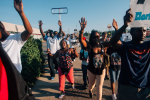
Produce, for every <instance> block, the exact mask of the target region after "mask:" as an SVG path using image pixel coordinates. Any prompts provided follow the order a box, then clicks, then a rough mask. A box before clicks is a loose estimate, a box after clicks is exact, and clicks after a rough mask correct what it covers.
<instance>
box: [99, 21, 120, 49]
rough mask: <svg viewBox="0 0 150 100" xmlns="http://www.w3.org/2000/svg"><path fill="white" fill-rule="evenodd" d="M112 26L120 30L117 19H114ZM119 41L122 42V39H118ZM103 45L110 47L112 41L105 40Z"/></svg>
mask: <svg viewBox="0 0 150 100" xmlns="http://www.w3.org/2000/svg"><path fill="white" fill-rule="evenodd" d="M112 26H113V27H114V28H115V31H117V30H118V24H117V22H116V20H115V19H113V23H112ZM118 43H121V42H120V40H119V41H118ZM102 45H103V46H104V47H110V46H111V43H110V42H103V43H102Z"/></svg>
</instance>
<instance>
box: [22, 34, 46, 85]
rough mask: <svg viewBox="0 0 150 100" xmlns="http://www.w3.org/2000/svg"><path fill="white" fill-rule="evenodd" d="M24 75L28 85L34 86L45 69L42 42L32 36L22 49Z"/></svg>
mask: <svg viewBox="0 0 150 100" xmlns="http://www.w3.org/2000/svg"><path fill="white" fill-rule="evenodd" d="M21 61H22V72H21V74H22V77H23V78H24V80H25V81H26V82H27V84H28V85H30V86H33V85H34V84H35V82H36V80H37V77H39V76H40V74H41V72H42V71H43V65H44V63H45V59H44V55H43V50H42V42H41V41H40V40H37V39H36V40H35V39H33V37H30V38H29V39H28V41H27V42H26V43H25V45H24V46H23V47H22V49H21Z"/></svg>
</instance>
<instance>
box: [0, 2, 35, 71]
mask: <svg viewBox="0 0 150 100" xmlns="http://www.w3.org/2000/svg"><path fill="white" fill-rule="evenodd" d="M14 7H15V9H16V11H17V12H18V14H19V15H20V17H21V19H22V21H23V24H24V27H25V31H24V32H22V33H20V34H15V35H12V34H10V33H8V32H7V31H6V30H5V27H4V25H3V24H2V22H0V41H1V43H2V47H3V48H4V50H5V51H6V52H7V54H8V56H9V57H10V59H11V61H12V62H13V64H14V65H15V67H16V68H17V70H18V71H19V72H20V73H21V71H22V64H21V57H20V50H21V48H22V46H23V45H24V44H25V42H26V40H27V39H28V38H29V37H30V35H31V34H32V27H31V25H30V23H29V21H28V19H27V17H26V15H25V13H24V11H23V3H22V2H20V3H16V1H15V0H14Z"/></svg>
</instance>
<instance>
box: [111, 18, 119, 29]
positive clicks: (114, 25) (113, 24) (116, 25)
mask: <svg viewBox="0 0 150 100" xmlns="http://www.w3.org/2000/svg"><path fill="white" fill-rule="evenodd" d="M112 26H113V27H114V28H115V29H116V30H118V24H117V22H116V20H115V19H113V23H112Z"/></svg>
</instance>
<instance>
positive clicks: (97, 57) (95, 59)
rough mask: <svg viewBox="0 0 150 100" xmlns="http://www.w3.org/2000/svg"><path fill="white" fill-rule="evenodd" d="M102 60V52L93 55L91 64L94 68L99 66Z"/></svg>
mask: <svg viewBox="0 0 150 100" xmlns="http://www.w3.org/2000/svg"><path fill="white" fill-rule="evenodd" d="M103 60H104V58H103V55H102V54H97V55H95V57H93V64H94V66H95V68H101V67H102V63H103Z"/></svg>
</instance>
